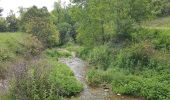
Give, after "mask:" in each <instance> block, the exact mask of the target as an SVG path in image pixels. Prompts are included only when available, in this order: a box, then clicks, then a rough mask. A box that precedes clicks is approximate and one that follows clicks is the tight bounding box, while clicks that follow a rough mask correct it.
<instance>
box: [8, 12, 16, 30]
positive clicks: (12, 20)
mask: <svg viewBox="0 0 170 100" xmlns="http://www.w3.org/2000/svg"><path fill="white" fill-rule="evenodd" d="M6 22H7V25H8V26H7V27H8V31H10V32H16V31H18V29H19V20H18V19H17V18H16V16H15V14H14V12H13V11H12V10H11V11H10V12H9V15H8V16H7V17H6Z"/></svg>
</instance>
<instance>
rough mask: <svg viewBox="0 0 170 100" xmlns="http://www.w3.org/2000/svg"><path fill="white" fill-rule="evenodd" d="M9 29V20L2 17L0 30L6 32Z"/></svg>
mask: <svg viewBox="0 0 170 100" xmlns="http://www.w3.org/2000/svg"><path fill="white" fill-rule="evenodd" d="M6 31H7V22H6V20H5V19H3V18H0V32H6Z"/></svg>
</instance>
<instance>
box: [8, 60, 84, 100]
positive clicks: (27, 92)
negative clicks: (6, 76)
mask: <svg viewBox="0 0 170 100" xmlns="http://www.w3.org/2000/svg"><path fill="white" fill-rule="evenodd" d="M82 89H83V86H82V84H81V83H80V82H78V81H77V80H76V78H75V77H74V75H73V72H72V71H71V70H70V69H69V68H68V67H67V66H66V65H63V64H60V63H58V62H56V61H53V60H40V61H38V62H37V63H34V64H32V65H31V66H28V68H26V70H25V71H24V72H21V73H18V74H17V75H16V77H15V79H14V80H13V81H12V88H11V90H10V92H11V93H10V94H11V96H12V97H13V99H14V98H15V99H16V100H18V99H19V100H21V99H24V100H25V99H26V100H27V99H28V100H58V99H60V96H71V95H75V94H77V93H79V92H80V91H82Z"/></svg>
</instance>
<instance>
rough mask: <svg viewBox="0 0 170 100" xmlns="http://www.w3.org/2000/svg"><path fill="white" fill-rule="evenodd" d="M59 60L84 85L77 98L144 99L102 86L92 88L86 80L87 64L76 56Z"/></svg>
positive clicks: (100, 99)
mask: <svg viewBox="0 0 170 100" xmlns="http://www.w3.org/2000/svg"><path fill="white" fill-rule="evenodd" d="M59 61H60V62H61V63H63V64H66V65H67V66H68V67H70V68H71V70H72V71H73V72H74V75H75V77H76V78H77V80H79V81H80V82H81V83H82V84H83V85H84V90H83V91H82V92H81V93H80V94H79V95H78V96H76V97H75V99H76V100H77V99H78V100H145V99H144V98H141V97H133V96H123V95H120V94H113V93H112V92H111V90H109V89H104V88H93V87H90V86H88V84H87V82H86V77H85V74H86V71H87V66H88V64H87V63H86V62H84V61H83V60H81V59H80V58H77V57H72V58H60V59H59Z"/></svg>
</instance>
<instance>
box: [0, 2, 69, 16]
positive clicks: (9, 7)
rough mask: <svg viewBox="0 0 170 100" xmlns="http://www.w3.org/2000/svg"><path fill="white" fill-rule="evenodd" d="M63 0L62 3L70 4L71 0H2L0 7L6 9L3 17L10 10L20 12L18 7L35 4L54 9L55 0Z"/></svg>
mask: <svg viewBox="0 0 170 100" xmlns="http://www.w3.org/2000/svg"><path fill="white" fill-rule="evenodd" d="M58 1H61V4H62V5H68V4H69V0H0V7H2V8H3V9H4V11H3V12H2V14H3V17H6V16H7V15H8V13H9V11H10V10H13V11H14V12H15V13H17V12H18V7H24V8H28V7H31V6H33V5H36V6H37V7H39V8H41V7H43V6H45V7H47V8H48V10H49V11H51V10H53V6H54V2H58Z"/></svg>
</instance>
